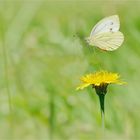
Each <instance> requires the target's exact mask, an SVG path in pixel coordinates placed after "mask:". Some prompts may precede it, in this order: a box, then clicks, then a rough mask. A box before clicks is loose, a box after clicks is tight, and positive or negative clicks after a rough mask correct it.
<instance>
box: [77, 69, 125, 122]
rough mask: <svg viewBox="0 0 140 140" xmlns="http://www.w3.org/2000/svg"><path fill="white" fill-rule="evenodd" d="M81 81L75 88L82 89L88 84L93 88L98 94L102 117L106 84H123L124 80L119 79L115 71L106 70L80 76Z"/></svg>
mask: <svg viewBox="0 0 140 140" xmlns="http://www.w3.org/2000/svg"><path fill="white" fill-rule="evenodd" d="M81 81H82V84H81V85H80V86H78V87H77V90H79V89H84V88H85V87H88V86H90V85H92V87H93V88H95V91H96V94H97V95H98V96H99V101H100V108H101V115H102V118H104V99H105V95H106V93H107V86H108V85H109V84H125V82H122V81H121V80H120V76H119V75H118V74H117V73H111V72H107V71H99V72H95V73H92V74H87V75H86V76H83V77H81ZM103 122H104V119H103Z"/></svg>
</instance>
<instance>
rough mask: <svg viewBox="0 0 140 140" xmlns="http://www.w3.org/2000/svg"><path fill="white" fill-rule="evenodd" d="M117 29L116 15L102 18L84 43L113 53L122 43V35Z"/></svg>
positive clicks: (118, 22) (118, 21)
mask: <svg viewBox="0 0 140 140" xmlns="http://www.w3.org/2000/svg"><path fill="white" fill-rule="evenodd" d="M119 28H120V20H119V16H118V15H113V16H109V17H106V18H103V19H102V20H100V21H99V22H98V23H97V24H96V25H95V26H94V27H93V29H92V31H91V33H90V36H89V37H87V38H86V41H87V43H88V44H89V45H91V46H96V47H98V48H100V49H102V50H106V51H114V50H116V49H117V48H119V47H120V46H121V45H122V43H123V41H124V35H123V33H121V32H120V31H119Z"/></svg>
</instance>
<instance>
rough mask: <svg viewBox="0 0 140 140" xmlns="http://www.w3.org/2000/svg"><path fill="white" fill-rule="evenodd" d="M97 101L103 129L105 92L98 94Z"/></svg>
mask: <svg viewBox="0 0 140 140" xmlns="http://www.w3.org/2000/svg"><path fill="white" fill-rule="evenodd" d="M98 96H99V101H100V108H101V118H102V128H103V131H104V129H105V121H104V120H105V112H104V101H105V94H98Z"/></svg>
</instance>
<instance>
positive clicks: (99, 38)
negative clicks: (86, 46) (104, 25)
mask: <svg viewBox="0 0 140 140" xmlns="http://www.w3.org/2000/svg"><path fill="white" fill-rule="evenodd" d="M123 41H124V35H123V34H122V33H121V32H119V31H118V32H107V33H101V34H97V35H94V36H93V37H92V38H91V42H90V43H91V44H90V45H94V46H96V47H99V48H100V49H102V50H106V51H114V50H116V49H117V48H119V47H120V46H121V44H122V43H123Z"/></svg>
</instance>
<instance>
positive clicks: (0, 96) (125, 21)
mask: <svg viewBox="0 0 140 140" xmlns="http://www.w3.org/2000/svg"><path fill="white" fill-rule="evenodd" d="M139 6H140V2H139V1H135V3H133V2H132V1H125V2H123V1H82V0H81V1H80V0H77V1H74V0H71V1H70V0H69V1H46V2H45V1H39V0H38V1H3V2H2V1H1V2H0V31H1V32H0V49H1V51H0V68H1V72H0V77H1V79H0V124H1V125H0V139H2V140H8V139H9V140H11V138H13V139H14V140H18V139H20V140H28V139H30V140H35V139H37V140H45V139H47V140H50V139H54V140H94V139H96V140H99V139H101V130H102V128H101V117H100V109H99V103H98V97H97V96H96V94H95V91H93V90H92V89H90V88H89V89H85V90H83V91H76V90H75V88H76V87H77V85H78V84H79V82H80V81H79V77H80V76H81V75H83V74H85V73H89V72H93V71H96V70H101V69H105V70H108V71H112V72H118V73H120V74H121V76H122V77H123V79H124V81H126V82H127V83H128V84H127V85H125V86H115V85H112V86H109V88H108V94H107V95H106V102H105V103H106V105H105V106H106V114H105V115H106V116H105V120H106V121H105V123H106V130H105V131H106V134H105V138H106V139H113V140H124V139H126V140H137V139H139V138H140V133H139V131H140V122H139V118H140V113H139V108H140V102H139V99H140V94H139V93H140V86H139V83H140V74H139V72H140V70H139V67H140V66H139V63H140V18H139V12H140V8H139ZM113 14H118V15H119V17H120V21H121V31H122V32H123V33H124V35H125V41H124V43H123V45H122V46H121V47H120V48H119V49H118V50H116V51H114V52H104V51H101V50H99V49H98V48H95V47H94V48H93V49H92V48H90V47H88V46H87V44H85V42H84V37H87V36H88V35H89V33H90V31H91V29H92V27H93V25H95V24H96V22H97V21H98V20H100V19H102V18H103V17H105V16H109V15H113Z"/></svg>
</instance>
